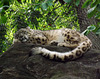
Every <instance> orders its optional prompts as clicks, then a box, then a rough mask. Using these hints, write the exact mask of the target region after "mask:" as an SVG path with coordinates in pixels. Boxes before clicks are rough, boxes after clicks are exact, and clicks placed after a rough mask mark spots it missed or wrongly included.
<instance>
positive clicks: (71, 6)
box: [0, 0, 100, 53]
mask: <svg viewBox="0 0 100 79" xmlns="http://www.w3.org/2000/svg"><path fill="white" fill-rule="evenodd" d="M79 3H80V0H1V1H0V50H1V51H0V53H2V52H4V51H5V50H7V49H8V47H9V46H11V44H12V41H13V34H14V33H15V32H16V31H17V30H18V29H20V28H24V27H27V26H29V27H30V28H32V29H40V30H51V29H59V28H62V27H65V28H66V27H67V28H71V29H76V30H80V27H79V24H78V18H77V12H76V8H75V7H78V5H79ZM89 5H90V7H91V8H90V9H89V10H88V17H89V18H91V17H93V16H95V18H97V19H98V20H99V19H100V1H99V0H93V1H91V0H86V2H85V3H84V4H83V6H82V7H83V8H86V7H88V6H89ZM90 31H94V32H95V33H96V34H97V35H98V34H100V22H98V23H97V25H90V26H89V27H88V28H87V29H86V32H85V33H86V34H88V33H89V32H90Z"/></svg>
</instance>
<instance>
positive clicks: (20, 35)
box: [14, 29, 31, 43]
mask: <svg viewBox="0 0 100 79" xmlns="http://www.w3.org/2000/svg"><path fill="white" fill-rule="evenodd" d="M30 36H31V32H30V31H29V30H27V29H20V30H19V31H17V32H16V33H15V34H14V38H15V39H18V40H19V41H20V42H22V43H25V42H28V41H29V38H30Z"/></svg>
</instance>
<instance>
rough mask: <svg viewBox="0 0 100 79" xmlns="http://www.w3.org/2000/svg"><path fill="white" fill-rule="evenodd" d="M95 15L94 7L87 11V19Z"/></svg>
mask: <svg viewBox="0 0 100 79" xmlns="http://www.w3.org/2000/svg"><path fill="white" fill-rule="evenodd" d="M95 14H96V7H93V8H91V9H89V10H88V18H91V17H92V16H93V15H95Z"/></svg>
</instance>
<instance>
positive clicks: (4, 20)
mask: <svg viewBox="0 0 100 79" xmlns="http://www.w3.org/2000/svg"><path fill="white" fill-rule="evenodd" d="M6 21H7V18H6V16H1V19H0V24H2V23H6Z"/></svg>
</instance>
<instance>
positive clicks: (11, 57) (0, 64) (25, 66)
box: [0, 43, 100, 79]
mask: <svg viewBox="0 0 100 79" xmlns="http://www.w3.org/2000/svg"><path fill="white" fill-rule="evenodd" d="M33 47H37V46H36V45H32V44H21V43H17V44H14V45H12V46H11V47H10V48H9V49H8V50H7V51H6V52H5V53H3V54H2V55H1V56H0V79H100V50H95V49H91V50H90V51H88V52H87V53H86V54H84V56H83V57H81V58H79V59H77V60H74V61H68V62H59V61H54V60H49V59H47V58H45V57H43V56H41V55H35V54H32V53H31V52H30V50H31V49H32V48H33ZM42 47H45V48H48V49H50V50H55V51H62V52H63V51H68V50H70V49H66V48H64V47H55V46H42Z"/></svg>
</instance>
